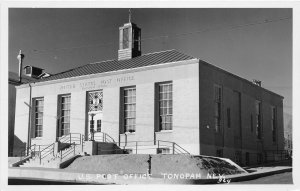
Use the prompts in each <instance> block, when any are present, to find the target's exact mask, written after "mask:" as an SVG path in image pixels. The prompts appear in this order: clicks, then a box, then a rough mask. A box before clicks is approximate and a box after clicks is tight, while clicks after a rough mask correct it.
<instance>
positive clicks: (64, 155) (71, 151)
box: [60, 142, 76, 161]
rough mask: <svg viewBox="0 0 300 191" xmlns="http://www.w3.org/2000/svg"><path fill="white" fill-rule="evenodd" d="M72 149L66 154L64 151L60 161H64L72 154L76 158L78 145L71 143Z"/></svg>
mask: <svg viewBox="0 0 300 191" xmlns="http://www.w3.org/2000/svg"><path fill="white" fill-rule="evenodd" d="M71 148H72V149H69V150H67V151H66V152H64V153H63V151H62V150H61V151H60V161H62V160H63V159H64V158H65V157H67V156H69V155H70V154H71V153H73V156H75V151H76V144H75V142H73V143H71Z"/></svg>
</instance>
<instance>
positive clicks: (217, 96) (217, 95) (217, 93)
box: [214, 85, 222, 132]
mask: <svg viewBox="0 0 300 191" xmlns="http://www.w3.org/2000/svg"><path fill="white" fill-rule="evenodd" d="M221 101H222V88H221V86H219V85H215V86H214V103H215V104H214V107H215V108H214V110H215V112H214V119H215V130H216V132H219V131H220V128H221Z"/></svg>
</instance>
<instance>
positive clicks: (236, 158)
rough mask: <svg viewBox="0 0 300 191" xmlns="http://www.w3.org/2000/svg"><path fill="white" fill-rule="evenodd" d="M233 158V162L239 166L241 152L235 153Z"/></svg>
mask: <svg viewBox="0 0 300 191" xmlns="http://www.w3.org/2000/svg"><path fill="white" fill-rule="evenodd" d="M234 158H235V162H236V163H237V164H239V165H240V164H241V162H242V152H241V151H235V155H234Z"/></svg>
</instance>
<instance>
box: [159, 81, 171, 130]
mask: <svg viewBox="0 0 300 191" xmlns="http://www.w3.org/2000/svg"><path fill="white" fill-rule="evenodd" d="M158 92H159V96H158V98H159V130H172V115H173V96H172V82H168V83H160V84H158Z"/></svg>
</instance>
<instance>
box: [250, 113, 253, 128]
mask: <svg viewBox="0 0 300 191" xmlns="http://www.w3.org/2000/svg"><path fill="white" fill-rule="evenodd" d="M250 127H251V132H253V115H252V114H251V116H250Z"/></svg>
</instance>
